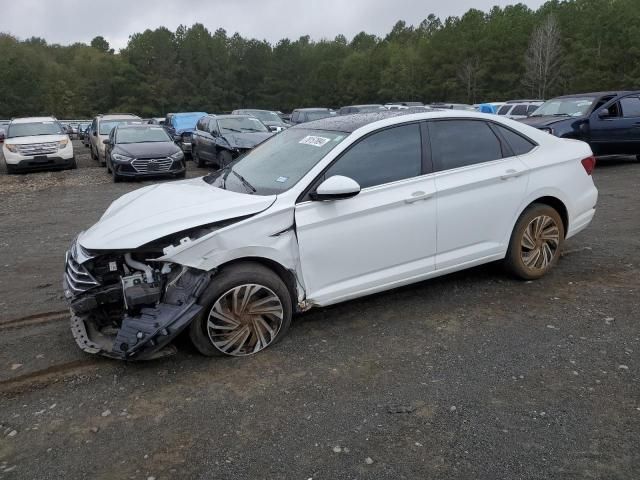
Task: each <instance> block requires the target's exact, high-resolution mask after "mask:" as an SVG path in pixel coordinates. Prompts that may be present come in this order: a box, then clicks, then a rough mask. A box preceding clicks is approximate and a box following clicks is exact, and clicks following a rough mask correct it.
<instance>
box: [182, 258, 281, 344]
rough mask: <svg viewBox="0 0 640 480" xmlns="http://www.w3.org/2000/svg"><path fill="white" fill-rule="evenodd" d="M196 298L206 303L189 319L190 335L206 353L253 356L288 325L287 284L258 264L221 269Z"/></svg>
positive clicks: (271, 341)
mask: <svg viewBox="0 0 640 480" xmlns="http://www.w3.org/2000/svg"><path fill="white" fill-rule="evenodd" d="M199 303H200V304H201V305H203V306H204V307H205V308H204V309H203V311H202V313H201V315H200V316H199V317H198V318H196V319H195V320H194V321H193V323H192V324H191V326H190V329H189V336H190V337H191V341H192V342H193V344H194V345H195V347H196V348H197V349H198V351H200V353H202V354H203V355H207V356H215V355H228V356H235V357H245V356H248V355H253V354H255V353H258V352H259V351H261V350H264V349H265V348H267V347H269V346H270V345H273V344H274V343H276V342H277V341H279V340H280V339H281V338H282V337H283V336H284V335H285V333H286V332H287V330H288V329H289V326H290V325H291V315H292V304H291V297H290V295H289V291H288V290H287V287H286V286H285V284H284V282H283V281H282V280H281V279H280V277H279V276H278V275H276V274H275V273H274V272H273V271H271V270H269V269H268V268H266V267H264V266H262V265H260V264H257V263H251V262H247V263H242V264H237V265H232V266H230V267H228V268H225V269H223V270H222V271H221V272H220V273H219V274H217V275H216V276H215V277H214V278H213V280H212V282H211V285H210V286H209V288H208V289H207V290H206V291H205V293H204V294H203V295H202V297H201V299H200V301H199Z"/></svg>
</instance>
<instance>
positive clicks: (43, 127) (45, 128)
mask: <svg viewBox="0 0 640 480" xmlns="http://www.w3.org/2000/svg"><path fill="white" fill-rule="evenodd" d="M64 133H65V132H64V129H63V128H62V125H60V124H59V123H58V122H55V121H50V122H33V123H12V124H10V125H9V131H8V132H7V138H15V137H31V136H33V135H64Z"/></svg>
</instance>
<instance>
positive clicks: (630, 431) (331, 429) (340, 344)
mask: <svg viewBox="0 0 640 480" xmlns="http://www.w3.org/2000/svg"><path fill="white" fill-rule="evenodd" d="M76 149H77V151H79V152H85V151H86V150H85V149H84V148H83V147H82V146H79V145H76ZM79 160H80V162H79V163H80V168H79V169H78V170H76V171H67V172H56V173H40V174H30V175H26V176H11V177H8V176H7V175H5V174H4V173H2V174H0V199H1V205H2V215H0V268H1V272H2V275H0V479H4V478H6V479H12V478H16V479H17V478H20V479H32V478H33V479H36V478H37V479H49V478H50V479H59V478H65V479H76V478H78V479H79V478H97V479H103V478H104V479H111V478H118V479H120V478H123V479H124V478H132V479H133V478H136V479H149V478H155V479H158V480H160V479H168V478H194V479H195V478H202V479H205V478H207V479H212V478H220V479H259V478H264V479H303V480H306V479H310V478H313V479H356V478H357V479H387V478H388V479H394V480H395V479H427V478H438V479H447V478H451V479H454V478H455V479H467V478H468V479H491V480H497V479H516V478H517V479H549V478H554V479H635V478H638V472H640V383H639V380H640V378H639V376H640V375H639V374H640V357H639V352H640V328H639V326H638V321H639V320H640V302H639V299H640V255H639V253H638V252H639V249H640V214H639V213H638V208H639V206H640V164H638V163H634V162H632V161H630V160H627V159H624V158H619V159H607V160H606V161H605V160H603V161H601V162H600V163H599V165H598V168H597V169H596V171H595V174H594V177H595V181H596V183H597V185H598V187H599V189H600V203H599V210H598V214H597V216H596V219H595V221H594V223H593V225H592V226H591V227H590V228H589V229H588V230H587V231H585V232H584V233H582V234H580V235H579V236H578V237H577V238H575V239H572V240H570V241H569V242H567V244H566V247H565V253H564V256H563V258H562V260H561V262H560V263H559V265H558V266H557V268H556V269H555V270H554V272H553V273H552V274H551V275H549V276H547V277H546V278H544V279H542V280H540V281H538V282H519V281H515V280H512V279H510V278H508V277H507V276H505V275H504V274H503V273H502V271H501V269H500V268H499V266H497V265H488V266H484V267H481V268H476V269H473V270H470V271H467V272H461V273H459V274H454V275H449V276H447V277H444V278H440V279H437V280H433V281H428V282H424V283H420V284H417V285H413V286H410V287H406V288H402V289H399V290H395V291H392V292H388V293H385V294H380V295H376V296H374V297H371V298H367V299H361V300H358V301H353V302H349V303H345V304H342V305H338V306H335V307H332V308H327V309H322V310H317V311H312V312H309V313H307V314H305V315H303V316H301V317H298V318H297V319H296V320H295V321H294V324H293V327H292V329H291V331H290V333H289V335H288V337H287V338H285V339H284V340H283V342H282V343H280V344H279V345H278V346H277V347H274V348H272V349H270V350H267V351H266V352H263V353H261V354H260V355H258V356H255V357H253V358H249V359H242V360H235V359H207V358H204V357H201V356H199V355H197V354H196V353H195V352H194V350H193V349H192V348H191V347H190V346H189V344H188V343H187V342H185V341H179V345H178V346H179V348H180V352H179V354H178V355H177V356H175V357H172V358H169V359H166V360H161V361H154V362H149V363H145V364H123V363H118V362H113V361H109V360H106V359H102V358H94V357H91V356H88V355H85V354H83V353H82V352H80V351H79V350H78V349H77V348H76V346H75V343H74V341H73V339H72V337H71V335H70V332H69V330H68V326H67V317H66V315H65V314H64V313H60V312H62V311H63V310H64V303H63V301H62V299H61V296H60V295H61V292H60V276H61V271H62V267H63V255H64V251H65V250H66V248H67V246H68V244H69V242H70V241H71V239H72V238H73V236H74V235H75V234H76V233H77V232H78V231H80V230H82V229H84V228H86V227H87V226H89V225H90V224H92V223H93V222H94V221H95V220H97V219H98V217H99V216H100V214H101V213H102V212H103V211H104V209H105V208H106V207H107V205H108V204H109V203H110V202H111V201H112V200H114V199H115V198H116V197H118V196H120V195H121V194H123V193H125V192H127V191H130V190H132V189H134V188H138V187H140V186H141V185H142V184H141V183H124V184H113V183H111V182H110V178H109V177H108V176H107V175H106V173H105V172H104V170H103V169H100V168H98V167H97V166H96V164H95V163H94V162H92V161H91V160H90V159H89V158H88V156H87V155H83V156H81V157H80V158H79ZM201 173H202V170H198V169H195V168H193V165H190V172H189V175H190V176H196V175H198V174H201ZM43 314H45V315H43Z"/></svg>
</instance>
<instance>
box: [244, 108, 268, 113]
mask: <svg viewBox="0 0 640 480" xmlns="http://www.w3.org/2000/svg"><path fill="white" fill-rule="evenodd" d="M234 112H268V113H276V112H275V111H273V110H264V109H262V108H237V109H235V110H234Z"/></svg>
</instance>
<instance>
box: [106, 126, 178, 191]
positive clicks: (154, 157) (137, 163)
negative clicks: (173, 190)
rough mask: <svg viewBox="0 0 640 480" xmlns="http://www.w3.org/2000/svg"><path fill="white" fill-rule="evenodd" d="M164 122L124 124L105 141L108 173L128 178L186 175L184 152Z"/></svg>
mask: <svg viewBox="0 0 640 480" xmlns="http://www.w3.org/2000/svg"><path fill="white" fill-rule="evenodd" d="M176 140H178V137H176V138H172V137H170V136H169V134H168V133H167V131H166V130H165V129H164V128H163V127H162V126H161V125H148V124H142V125H127V124H120V125H117V126H116V127H115V128H113V129H112V130H111V133H109V138H107V139H106V140H104V144H105V146H106V147H105V156H106V162H107V173H110V174H111V175H112V176H113V181H114V182H119V181H120V180H122V179H124V178H141V177H157V176H172V177H177V178H184V176H185V174H186V165H185V158H184V152H183V151H182V149H181V148H180V147H179V146H178V145H176Z"/></svg>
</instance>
